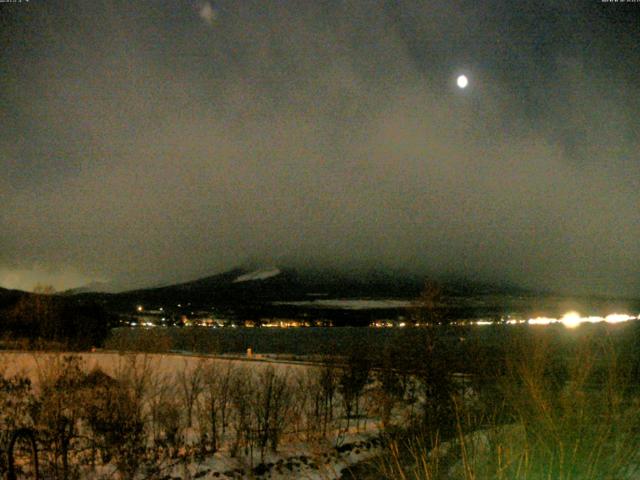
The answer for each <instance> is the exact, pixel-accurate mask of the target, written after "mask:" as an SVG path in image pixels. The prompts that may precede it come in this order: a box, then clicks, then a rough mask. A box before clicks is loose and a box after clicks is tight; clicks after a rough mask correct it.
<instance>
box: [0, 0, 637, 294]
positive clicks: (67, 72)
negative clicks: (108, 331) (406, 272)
mask: <svg viewBox="0 0 640 480" xmlns="http://www.w3.org/2000/svg"><path fill="white" fill-rule="evenodd" d="M0 7H2V11H1V12H0V13H1V14H2V18H3V20H2V22H3V24H2V27H3V28H2V42H3V46H4V47H6V48H4V47H3V51H2V54H1V62H2V63H1V67H2V72H3V73H2V88H1V91H0V105H1V108H2V110H3V118H5V119H6V120H5V124H4V126H3V128H2V129H1V130H0V166H1V167H2V171H3V175H2V176H0V200H1V206H0V231H1V232H2V233H1V237H0V241H1V243H2V245H1V247H2V249H1V253H0V281H2V279H3V278H5V279H6V278H9V277H8V275H13V277H11V278H12V279H13V280H12V281H13V282H14V283H16V280H15V279H16V272H32V271H33V270H34V269H35V271H37V272H53V273H51V275H62V276H65V278H73V279H75V280H77V281H80V279H85V278H98V279H102V280H115V281H118V282H121V283H131V282H134V283H135V282H138V283H147V284H157V283H160V282H164V281H172V280H175V279H188V278H193V277H196V276H198V275H202V274H208V273H212V272H215V271H218V270H221V269H224V268H228V267H231V266H234V265H237V264H238V263H241V262H243V261H246V260H247V259H249V258H250V259H255V260H257V261H264V262H269V263H274V262H287V263H297V264H311V265H331V266H336V265H347V266H351V267H353V266H363V265H364V266H366V265H375V266H381V267H387V266H388V267H394V268H410V269H417V270H424V271H431V272H434V271H435V272H447V273H456V274H461V275H465V276H468V277H470V278H472V279H473V278H475V279H482V280H509V281H514V282H518V283H521V284H523V285H527V286H534V287H543V288H561V289H566V290H570V291H573V290H576V289H579V290H581V291H585V290H586V291H598V292H607V293H620V294H628V293H632V294H638V293H640V280H639V279H640V268H639V266H638V261H637V259H638V258H640V243H639V242H637V241H635V239H637V238H638V234H639V233H640V222H638V205H639V204H638V200H639V194H638V187H639V186H640V163H639V162H638V160H639V158H638V155H639V154H638V152H639V151H640V150H639V148H638V147H639V142H640V139H639V138H638V132H639V131H640V119H639V117H638V116H637V112H638V111H640V96H639V95H638V88H639V85H638V83H637V78H638V71H637V70H638V65H640V62H639V60H640V51H639V45H640V43H639V42H638V35H637V33H636V32H635V30H634V28H635V27H634V26H635V25H636V23H634V22H636V21H637V18H638V12H640V9H639V8H635V9H633V8H629V7H630V5H619V4H618V5H615V4H611V5H608V4H601V3H598V2H562V5H561V6H559V5H558V4H557V2H549V3H546V2H538V3H536V5H535V8H533V6H531V7H529V8H525V9H524V10H523V9H522V6H521V5H518V6H515V5H513V4H512V3H509V2H485V3H481V4H478V3H477V2H473V3H472V2H462V1H460V2H445V3H442V2H402V1H395V2H394V1H388V2H308V3H305V4H300V3H294V2H270V3H264V2H231V1H229V2H200V3H197V2H194V3H182V2H166V3H160V2H106V3H98V4H95V3H94V2H91V3H86V2H79V3H68V2H65V3H64V4H62V3H58V4H55V3H49V2H47V3H46V4H45V3H44V2H39V1H32V2H29V3H28V4H26V3H22V4H2V5H0ZM460 72H464V73H466V74H467V75H468V76H469V78H470V81H471V84H470V87H469V88H468V89H467V90H465V91H460V90H457V89H456V88H455V76H456V75H457V74H458V73H460ZM3 272H4V273H3ZM3 275H4V277H3ZM25 275H26V273H25ZM29 275H32V274H29ZM23 277H24V278H26V277H25V276H24V275H23ZM28 278H29V281H31V278H33V277H32V276H29V277H28ZM47 278H49V277H47ZM56 278H58V277H56ZM7 283H10V282H8V281H5V284H7ZM58 283H60V282H58Z"/></svg>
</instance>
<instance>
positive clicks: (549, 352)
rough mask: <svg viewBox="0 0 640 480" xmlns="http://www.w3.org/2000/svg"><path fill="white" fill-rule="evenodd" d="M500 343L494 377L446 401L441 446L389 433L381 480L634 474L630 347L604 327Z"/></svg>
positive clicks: (636, 402) (638, 435)
mask: <svg viewBox="0 0 640 480" xmlns="http://www.w3.org/2000/svg"><path fill="white" fill-rule="evenodd" d="M508 337H510V339H509V340H506V341H507V345H506V346H505V348H504V349H503V352H504V355H503V356H502V357H500V356H498V357H496V358H493V359H492V362H493V365H492V368H493V372H495V375H493V376H491V375H489V376H487V377H486V378H485V379H484V382H480V383H475V384H474V392H473V395H470V396H467V397H464V396H461V395H452V396H451V397H450V402H451V406H452V407H453V409H454V411H455V415H456V435H455V437H454V438H449V439H447V440H446V441H443V440H442V439H441V438H439V435H438V432H437V431H435V432H434V431H433V430H431V431H429V432H424V431H422V432H417V431H415V430H414V431H411V432H407V431H404V432H402V434H400V435H395V436H394V437H389V438H388V449H387V452H386V454H385V455H384V456H383V457H382V458H381V459H379V461H378V467H379V471H380V476H381V478H388V479H401V480H405V479H406V480H409V479H411V480H414V479H415V480H422V479H424V480H434V479H442V478H447V479H465V480H471V479H498V480H502V479H523V480H538V479H554V480H556V479H557V480H570V479H580V480H585V479H586V480H589V479H593V480H596V479H616V480H620V479H627V478H629V479H631V478H638V476H640V395H639V394H638V388H637V382H638V379H637V378H636V370H635V365H636V363H637V362H636V359H635V358H634V356H635V355H637V354H635V353H634V349H633V348H631V349H625V348H624V344H623V343H621V342H619V341H616V339H615V338H614V335H612V333H611V331H610V330H609V329H607V328H604V327H602V328H601V327H598V328H590V329H585V330H584V331H581V332H572V333H571V334H567V332H563V331H561V330H559V329H555V330H550V329H547V330H544V331H543V330H539V329H538V330H537V329H522V330H520V331H518V332H517V334H515V335H509V336H508ZM627 345H628V342H627ZM478 363H479V364H482V363H483V362H482V361H481V360H480V359H479V360H478ZM498 363H499V364H498Z"/></svg>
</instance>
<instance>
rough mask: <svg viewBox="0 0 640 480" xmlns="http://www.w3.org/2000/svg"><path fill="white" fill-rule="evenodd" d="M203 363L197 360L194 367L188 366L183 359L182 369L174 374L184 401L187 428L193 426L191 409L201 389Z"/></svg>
mask: <svg viewBox="0 0 640 480" xmlns="http://www.w3.org/2000/svg"><path fill="white" fill-rule="evenodd" d="M203 374H204V363H203V362H202V360H201V361H199V362H198V363H197V364H196V365H195V366H194V367H190V366H189V365H188V363H187V361H186V360H185V361H184V364H183V367H182V370H180V371H179V372H178V374H177V375H176V380H177V383H178V388H179V390H180V394H181V396H182V400H183V402H184V408H185V411H186V414H187V418H186V423H187V428H191V427H192V426H193V409H194V406H195V404H196V401H197V399H198V396H199V395H200V394H201V393H202V389H203V383H202V381H203Z"/></svg>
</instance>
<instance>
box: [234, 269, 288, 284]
mask: <svg viewBox="0 0 640 480" xmlns="http://www.w3.org/2000/svg"><path fill="white" fill-rule="evenodd" d="M279 274H280V269H279V268H263V269H261V270H255V271H253V272H249V273H245V274H243V275H240V276H239V277H238V278H236V279H235V280H234V281H233V283H239V282H248V281H252V280H265V279H267V278H271V277H275V276H276V275H279Z"/></svg>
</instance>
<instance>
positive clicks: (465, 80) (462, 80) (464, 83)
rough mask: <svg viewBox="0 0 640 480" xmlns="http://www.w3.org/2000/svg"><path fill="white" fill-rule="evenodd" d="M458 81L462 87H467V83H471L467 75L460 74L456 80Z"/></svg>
mask: <svg viewBox="0 0 640 480" xmlns="http://www.w3.org/2000/svg"><path fill="white" fill-rule="evenodd" d="M456 83H457V84H458V87H460V88H467V85H469V79H468V78H467V76H466V75H460V76H458V79H457V80H456Z"/></svg>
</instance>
